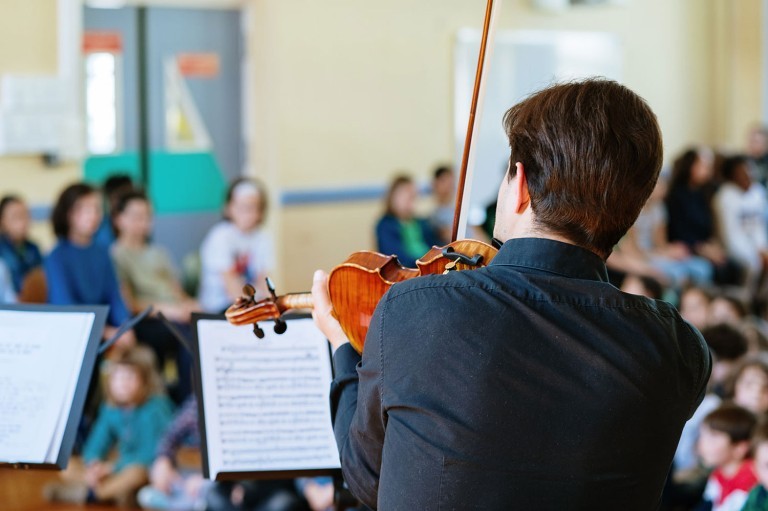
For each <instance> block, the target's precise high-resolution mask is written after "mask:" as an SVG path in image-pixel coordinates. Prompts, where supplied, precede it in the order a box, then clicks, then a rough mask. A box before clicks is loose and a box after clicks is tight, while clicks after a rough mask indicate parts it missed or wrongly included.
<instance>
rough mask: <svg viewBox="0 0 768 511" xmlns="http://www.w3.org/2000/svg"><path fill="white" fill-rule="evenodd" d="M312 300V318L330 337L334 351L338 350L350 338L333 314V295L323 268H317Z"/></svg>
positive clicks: (327, 336)
mask: <svg viewBox="0 0 768 511" xmlns="http://www.w3.org/2000/svg"><path fill="white" fill-rule="evenodd" d="M312 302H313V304H314V307H313V309H312V319H313V320H314V321H315V325H317V328H319V329H320V331H321V332H323V334H325V337H326V338H328V341H329V342H330V343H331V346H332V347H333V351H336V350H337V349H338V348H339V346H341V345H342V344H346V343H348V342H349V339H347V335H346V334H345V333H344V330H342V329H341V325H340V324H339V321H338V320H337V319H336V317H335V316H334V315H333V305H331V296H330V295H329V294H328V274H326V273H325V272H324V271H322V270H317V271H316V272H315V275H314V277H313V279H312Z"/></svg>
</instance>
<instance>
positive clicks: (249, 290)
mask: <svg viewBox="0 0 768 511" xmlns="http://www.w3.org/2000/svg"><path fill="white" fill-rule="evenodd" d="M255 294H256V288H255V287H253V286H252V285H250V284H246V285H244V286H243V295H245V297H246V298H248V299H249V300H253V296H254V295H255Z"/></svg>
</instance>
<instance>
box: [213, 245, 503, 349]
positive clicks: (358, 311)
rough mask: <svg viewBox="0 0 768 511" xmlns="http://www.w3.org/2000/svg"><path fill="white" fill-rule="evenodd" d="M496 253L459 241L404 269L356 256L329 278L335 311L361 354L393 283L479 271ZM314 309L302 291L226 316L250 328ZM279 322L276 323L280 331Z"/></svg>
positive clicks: (376, 257) (393, 260) (244, 301)
mask: <svg viewBox="0 0 768 511" xmlns="http://www.w3.org/2000/svg"><path fill="white" fill-rule="evenodd" d="M496 252H497V250H496V249H495V248H494V247H492V246H491V245H488V244H487V243H484V242H482V241H476V240H460V241H454V242H452V243H450V244H448V245H446V246H444V247H432V248H431V249H430V250H429V252H427V253H426V254H425V255H424V256H423V257H422V258H420V259H419V260H418V261H416V265H417V266H418V268H405V267H403V266H402V265H401V264H400V262H399V261H398V260H397V257H396V256H393V255H390V256H387V255H383V254H379V253H377V252H372V251H367V250H363V251H360V252H355V253H353V254H352V255H350V256H349V257H348V258H347V260H346V261H344V262H343V263H341V264H340V265H338V266H336V267H335V268H334V269H333V270H332V271H331V272H330V274H329V275H328V293H329V295H330V298H331V304H332V305H333V313H334V315H335V316H336V319H338V320H339V323H340V324H341V328H342V329H343V330H344V333H345V334H346V335H347V337H348V338H349V342H350V344H352V347H354V348H355V350H357V352H358V353H362V352H363V347H364V345H365V336H366V334H367V333H368V326H369V325H370V323H371V318H372V317H373V311H374V310H375V309H376V306H377V305H378V303H379V300H381V298H382V297H383V296H384V294H385V293H386V292H387V291H388V290H389V288H390V287H391V286H392V284H395V283H397V282H402V281H403V280H406V279H411V278H415V277H419V276H422V275H439V274H442V273H445V272H447V271H453V270H468V269H476V268H480V267H483V266H486V265H487V264H488V263H489V262H490V261H491V260H492V259H493V257H494V256H495V255H496ZM310 308H312V300H311V295H309V293H297V294H290V295H283V296H280V297H278V296H274V295H273V297H272V298H267V299H265V300H261V301H259V302H255V301H253V300H249V299H248V297H245V298H241V299H239V300H238V301H237V302H236V303H235V304H234V305H232V306H231V307H230V308H229V309H227V311H226V313H225V314H226V317H227V319H228V320H229V322H230V323H233V324H236V325H247V324H256V323H258V322H259V321H268V320H279V318H280V316H281V315H282V314H284V313H285V312H287V311H288V310H292V309H310ZM279 324H280V323H277V324H276V327H275V328H276V331H277V328H278V327H277V325H279ZM255 331H256V332H257V335H258V331H257V330H255ZM262 336H263V332H262Z"/></svg>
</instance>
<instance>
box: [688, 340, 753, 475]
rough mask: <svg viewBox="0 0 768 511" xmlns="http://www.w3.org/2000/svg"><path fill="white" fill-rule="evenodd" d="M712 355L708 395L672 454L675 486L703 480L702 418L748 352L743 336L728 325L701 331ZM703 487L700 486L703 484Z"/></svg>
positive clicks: (717, 401) (719, 402)
mask: <svg viewBox="0 0 768 511" xmlns="http://www.w3.org/2000/svg"><path fill="white" fill-rule="evenodd" d="M701 335H703V336H704V340H705V341H707V346H709V350H710V352H711V353H712V374H711V375H710V377H709V384H708V392H707V395H706V396H705V397H704V400H703V401H702V402H701V404H700V405H699V407H698V408H697V409H696V411H695V412H694V413H693V416H692V417H691V418H690V419H689V420H688V422H686V423H685V426H683V431H682V433H681V435H680V442H679V443H678V445H677V450H676V451H675V460H674V469H675V470H674V472H675V473H674V476H675V480H676V482H683V481H685V482H691V480H692V479H696V480H697V481H698V480H701V481H702V483H703V480H704V479H705V478H706V473H704V474H702V473H701V470H699V469H700V465H699V457H698V455H697V453H696V442H697V440H698V438H699V431H700V428H701V423H702V421H703V420H704V417H706V416H707V415H709V413H710V412H712V411H714V410H715V409H716V408H718V407H719V406H720V404H721V402H722V399H721V397H722V396H723V395H724V394H725V385H726V382H727V381H728V378H729V377H730V375H731V373H732V372H733V368H734V366H735V365H737V364H738V362H739V361H740V360H741V358H742V357H743V356H744V355H745V354H746V352H747V341H746V340H745V339H744V336H743V335H742V334H741V333H740V332H739V331H738V330H736V329H735V328H733V327H732V326H730V325H715V326H711V327H707V328H705V329H704V330H702V331H701ZM702 487H703V484H702Z"/></svg>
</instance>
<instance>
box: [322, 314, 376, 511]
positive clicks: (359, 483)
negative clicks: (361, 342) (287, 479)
mask: <svg viewBox="0 0 768 511" xmlns="http://www.w3.org/2000/svg"><path fill="white" fill-rule="evenodd" d="M385 308H386V302H384V301H382V302H380V305H379V307H377V309H376V312H375V313H374V315H373V319H372V320H371V324H370V327H369V329H368V335H367V336H366V343H365V348H364V350H363V356H362V358H361V357H360V356H359V355H358V354H357V352H355V350H354V348H352V346H351V345H349V344H345V345H343V346H341V347H340V348H339V349H338V350H336V353H335V354H334V369H335V371H336V377H335V379H334V381H333V384H332V386H331V415H332V418H333V429H334V433H335V435H336V443H337V445H338V447H339V454H340V457H341V468H342V472H343V474H344V479H345V480H346V482H347V484H348V485H349V488H350V490H351V491H352V493H353V494H354V495H355V496H356V497H357V498H358V499H360V500H361V501H362V502H363V503H364V504H366V505H367V506H370V507H372V508H374V509H375V508H376V502H377V500H378V490H379V476H380V473H381V455H382V450H383V447H384V431H385V429H386V411H385V409H384V405H383V403H382V394H381V380H382V377H383V375H382V367H381V360H382V318H381V316H382V314H383V309H385Z"/></svg>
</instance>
